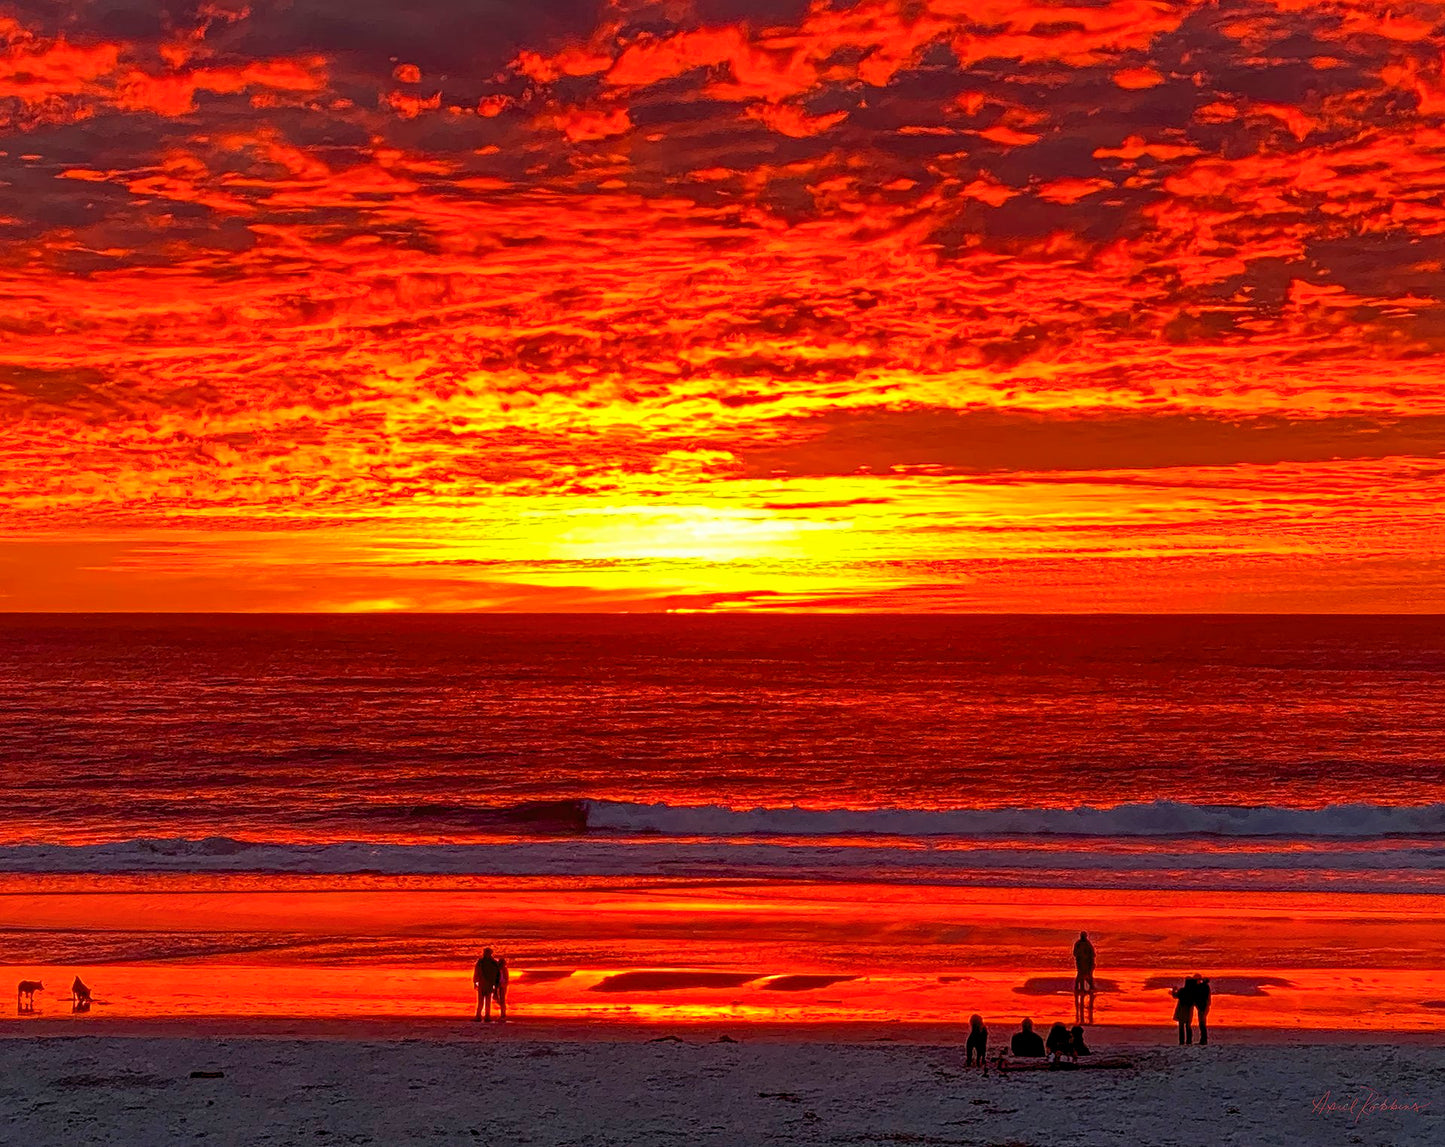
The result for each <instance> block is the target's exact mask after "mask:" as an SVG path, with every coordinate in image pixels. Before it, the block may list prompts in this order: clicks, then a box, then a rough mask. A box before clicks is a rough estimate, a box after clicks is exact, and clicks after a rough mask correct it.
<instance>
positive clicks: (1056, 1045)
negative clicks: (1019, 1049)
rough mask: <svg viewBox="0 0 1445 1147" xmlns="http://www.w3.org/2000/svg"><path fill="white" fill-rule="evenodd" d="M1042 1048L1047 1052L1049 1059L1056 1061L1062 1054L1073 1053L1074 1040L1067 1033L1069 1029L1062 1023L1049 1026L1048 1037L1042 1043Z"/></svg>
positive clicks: (1070, 1054) (1069, 1054) (1062, 1056)
mask: <svg viewBox="0 0 1445 1147" xmlns="http://www.w3.org/2000/svg"><path fill="white" fill-rule="evenodd" d="M1044 1050H1045V1051H1047V1052H1048V1053H1049V1060H1050V1062H1052V1063H1058V1062H1059V1061H1060V1060H1061V1059H1063V1058H1064V1056H1066V1055H1068V1056H1072V1055H1073V1054H1074V1041H1073V1039H1072V1038H1071V1037H1070V1035H1069V1029H1068V1028H1066V1027H1064V1025H1063V1024H1055V1025H1054V1026H1053V1027H1051V1028H1049V1038H1048V1040H1047V1041H1046V1042H1045V1043H1044Z"/></svg>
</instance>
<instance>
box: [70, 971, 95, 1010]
mask: <svg viewBox="0 0 1445 1147" xmlns="http://www.w3.org/2000/svg"><path fill="white" fill-rule="evenodd" d="M90 1002H91V1001H90V989H89V988H88V987H86V986H85V981H84V980H82V979H81V978H80V977H79V976H76V977H75V980H74V981H73V982H72V983H71V985H70V1010H71V1011H73V1012H88V1011H90Z"/></svg>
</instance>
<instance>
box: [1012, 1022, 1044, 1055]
mask: <svg viewBox="0 0 1445 1147" xmlns="http://www.w3.org/2000/svg"><path fill="white" fill-rule="evenodd" d="M1009 1050H1010V1051H1012V1052H1013V1053H1014V1055H1021V1056H1023V1055H1027V1056H1035V1057H1037V1056H1041V1055H1043V1054H1044V1041H1043V1039H1042V1038H1041V1037H1040V1036H1039V1033H1038V1032H1036V1031H1034V1021H1033V1020H1029V1019H1026V1020H1024V1022H1023V1023H1022V1024H1020V1025H1019V1030H1018V1031H1016V1032H1014V1037H1013V1039H1012V1040H1010V1041H1009Z"/></svg>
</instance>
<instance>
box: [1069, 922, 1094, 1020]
mask: <svg viewBox="0 0 1445 1147" xmlns="http://www.w3.org/2000/svg"><path fill="white" fill-rule="evenodd" d="M1085 1003H1087V1004H1088V1010H1087V1015H1086V1013H1085V1006H1084V1005H1085ZM1074 1021H1075V1022H1076V1023H1080V1024H1082V1023H1085V1022H1088V1023H1093V1022H1094V945H1093V944H1091V943H1090V942H1089V934H1088V933H1087V932H1080V933H1079V938H1078V939H1077V940H1075V941H1074Z"/></svg>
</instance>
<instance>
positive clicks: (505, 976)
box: [493, 956, 512, 1024]
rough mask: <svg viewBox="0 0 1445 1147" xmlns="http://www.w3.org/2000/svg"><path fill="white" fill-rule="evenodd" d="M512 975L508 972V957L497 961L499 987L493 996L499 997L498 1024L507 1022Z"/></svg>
mask: <svg viewBox="0 0 1445 1147" xmlns="http://www.w3.org/2000/svg"><path fill="white" fill-rule="evenodd" d="M511 978H512V974H511V972H509V971H507V957H506V956H503V957H502V958H501V959H499V960H498V961H497V987H496V989H495V991H494V992H493V994H494V995H495V996H496V997H497V1022H498V1023H503V1024H504V1023H506V1022H507V984H508V983H509V982H510V981H511Z"/></svg>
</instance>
